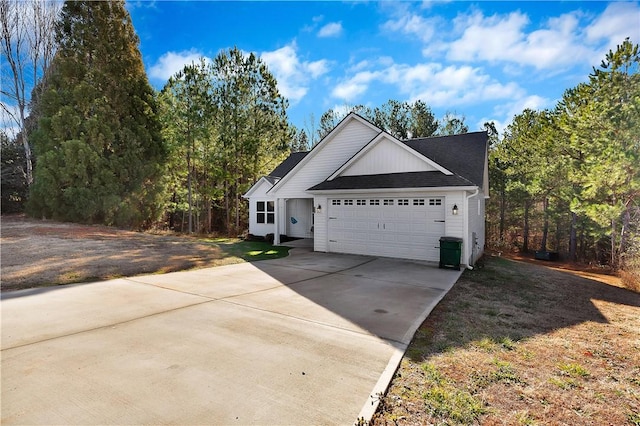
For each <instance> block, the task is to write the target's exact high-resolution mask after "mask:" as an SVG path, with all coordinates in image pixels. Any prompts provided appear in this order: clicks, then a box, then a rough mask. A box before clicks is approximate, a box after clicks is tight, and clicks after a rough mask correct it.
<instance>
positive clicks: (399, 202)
mask: <svg viewBox="0 0 640 426" xmlns="http://www.w3.org/2000/svg"><path fill="white" fill-rule="evenodd" d="M398 205H399V206H408V205H409V200H407V199H406V198H403V199H401V200H398Z"/></svg>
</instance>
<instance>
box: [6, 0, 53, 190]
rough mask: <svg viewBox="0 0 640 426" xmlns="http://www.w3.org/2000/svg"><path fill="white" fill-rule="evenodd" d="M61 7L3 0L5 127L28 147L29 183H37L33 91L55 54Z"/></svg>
mask: <svg viewBox="0 0 640 426" xmlns="http://www.w3.org/2000/svg"><path fill="white" fill-rule="evenodd" d="M60 6H61V3H60V2H59V1H49V0H0V27H1V29H0V52H1V53H2V74H1V84H0V95H1V96H2V99H1V102H0V105H2V112H3V116H4V117H3V119H4V120H3V121H5V122H3V123H2V126H3V127H7V126H8V125H11V126H15V127H17V129H18V135H19V137H20V139H21V142H22V145H23V146H24V150H25V157H26V164H25V172H24V173H25V177H26V180H27V184H28V185H31V183H32V182H33V165H32V158H31V157H32V156H31V147H30V145H29V139H28V129H27V126H26V117H27V115H28V106H29V101H30V99H31V92H32V90H33V88H34V87H36V83H37V82H38V80H40V79H41V78H44V76H45V71H46V69H47V68H48V66H49V64H50V63H51V61H52V59H53V56H54V54H55V50H56V42H55V24H56V20H57V18H58V14H59V12H60ZM40 87H42V88H43V87H45V85H44V84H42V85H40ZM7 121H9V122H11V124H10V123H9V122H7Z"/></svg>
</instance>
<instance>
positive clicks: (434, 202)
mask: <svg viewBox="0 0 640 426" xmlns="http://www.w3.org/2000/svg"><path fill="white" fill-rule="evenodd" d="M429 205H430V206H441V205H442V200H441V199H440V198H430V199H429Z"/></svg>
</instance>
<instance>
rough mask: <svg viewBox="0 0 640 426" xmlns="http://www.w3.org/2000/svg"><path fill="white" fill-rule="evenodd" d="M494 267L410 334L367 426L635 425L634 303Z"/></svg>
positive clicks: (637, 333) (639, 373)
mask: <svg viewBox="0 0 640 426" xmlns="http://www.w3.org/2000/svg"><path fill="white" fill-rule="evenodd" d="M543 265H549V266H550V265H552V264H551V263H540V264H528V263H522V262H515V261H511V260H507V259H503V258H496V257H493V258H489V259H487V260H486V263H485V266H484V268H481V269H476V270H473V271H465V273H464V274H463V275H462V277H461V279H460V280H459V281H458V283H457V284H456V285H455V286H454V288H453V289H452V290H451V291H450V292H449V294H448V295H447V296H446V297H445V298H444V299H443V301H442V302H441V303H440V304H439V305H438V306H437V307H436V309H435V310H434V311H433V312H432V313H431V315H430V316H429V318H428V319H427V320H426V321H425V322H424V323H423V324H422V326H421V327H420V329H419V330H418V332H417V333H416V335H415V337H414V340H413V342H412V343H411V345H410V347H409V348H408V351H407V353H406V355H405V357H404V359H403V360H402V363H401V365H400V367H399V369H398V371H397V372H396V375H395V377H394V379H393V381H392V383H391V386H390V388H389V390H388V392H387V394H386V395H384V396H381V400H380V402H381V403H380V406H379V410H378V412H377V414H376V416H375V417H374V419H373V421H372V423H373V424H376V425H428V424H438V425H455V424H464V425H468V424H483V425H498V424H500V425H504V424H508V425H560V424H565V425H636V426H637V425H640V294H638V293H634V292H631V291H629V290H626V289H623V288H620V287H618V286H617V285H616V279H615V278H614V277H608V276H599V275H596V274H585V273H578V272H572V271H563V270H556V269H552V268H550V267H547V266H543Z"/></svg>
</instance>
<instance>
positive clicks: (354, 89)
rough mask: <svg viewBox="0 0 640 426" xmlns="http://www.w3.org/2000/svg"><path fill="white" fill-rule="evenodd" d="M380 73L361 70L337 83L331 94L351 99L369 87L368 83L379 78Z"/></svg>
mask: <svg viewBox="0 0 640 426" xmlns="http://www.w3.org/2000/svg"><path fill="white" fill-rule="evenodd" d="M380 77H381V75H380V74H379V73H377V72H371V71H361V72H358V73H356V74H355V75H354V76H353V77H351V78H349V79H348V80H346V81H344V82H342V83H340V84H338V85H337V86H336V87H335V88H334V89H333V91H332V92H331V95H332V96H333V97H334V98H338V99H342V100H344V101H346V102H350V101H353V100H354V99H356V98H357V97H358V96H359V95H361V94H363V93H364V92H366V91H367V89H368V88H369V83H371V82H372V81H374V80H376V79H380Z"/></svg>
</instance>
